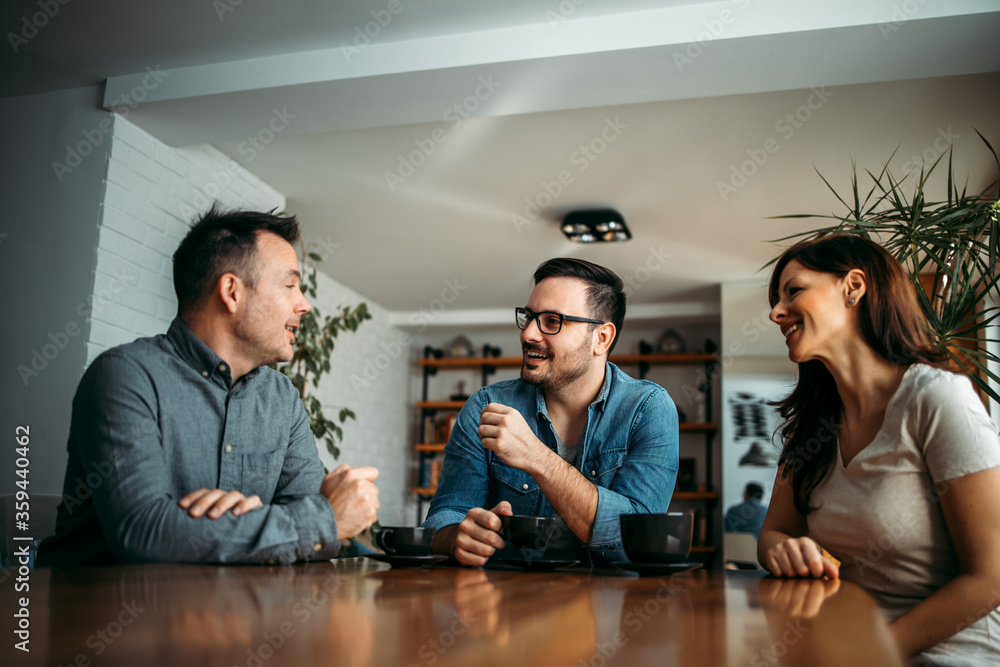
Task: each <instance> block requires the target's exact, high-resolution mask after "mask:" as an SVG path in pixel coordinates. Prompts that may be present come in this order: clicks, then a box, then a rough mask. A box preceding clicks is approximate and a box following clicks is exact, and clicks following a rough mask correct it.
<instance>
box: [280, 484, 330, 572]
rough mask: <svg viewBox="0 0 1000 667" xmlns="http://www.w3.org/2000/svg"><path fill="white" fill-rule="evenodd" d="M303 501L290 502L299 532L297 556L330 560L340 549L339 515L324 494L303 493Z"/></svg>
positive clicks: (293, 521)
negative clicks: (304, 494)
mask: <svg viewBox="0 0 1000 667" xmlns="http://www.w3.org/2000/svg"><path fill="white" fill-rule="evenodd" d="M300 500H301V502H296V503H291V504H289V505H286V506H285V507H287V508H288V509H289V518H290V519H291V521H292V525H293V526H294V527H295V530H296V532H297V533H298V536H299V540H298V544H297V545H296V547H295V554H294V556H295V560H329V559H331V558H333V557H334V556H336V555H337V553H338V552H339V551H340V540H338V539H337V519H336V517H335V516H334V514H333V508H332V507H330V502H329V501H328V500H327V499H326V497H325V496H323V495H321V494H310V495H307V496H303V497H302V498H301V499H300Z"/></svg>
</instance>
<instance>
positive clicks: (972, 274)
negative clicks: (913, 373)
mask: <svg viewBox="0 0 1000 667" xmlns="http://www.w3.org/2000/svg"><path fill="white" fill-rule="evenodd" d="M976 134H978V135H979V138H980V139H982V140H983V143H984V144H986V148H988V149H989V151H990V153H991V154H992V155H993V160H994V162H995V163H996V165H997V170H998V173H1000V159H998V158H997V153H996V151H995V150H993V146H991V145H990V142H989V141H987V140H986V137H984V136H983V135H982V134H980V133H979V131H978V130H977V131H976ZM946 154H947V156H948V175H947V177H948V183H947V199H945V200H942V201H934V200H931V199H928V197H927V192H926V186H927V181H928V179H929V178H930V176H931V173H932V172H933V171H934V169H935V168H936V167H937V166H938V164H939V163H940V162H941V160H943V159H944V155H941V156H940V157H939V158H938V159H937V160H935V161H934V163H933V164H932V165H931V166H930V167H929V168H927V169H926V170H925V169H924V167H923V166H922V167H921V168H920V172H919V175H918V176H917V179H916V181H914V182H913V184H912V186H911V187H912V192H910V191H908V190H909V189H904V182H905V181H906V180H907V179H908V177H909V176H910V174H907V175H906V176H904V177H903V178H902V179H897V178H896V177H894V176H893V175H892V173H891V172H890V171H889V165H888V161H887V162H886V164H885V165H884V166H883V167H882V170H881V171H880V172H879V173H878V175H876V174H874V173H872V172H871V171H868V170H865V171H866V173H867V174H868V176H869V177H870V179H871V181H872V184H871V189H870V190H868V192H867V194H864V193H863V190H861V191H859V186H858V170H857V165H855V164H854V161H853V160H852V161H851V191H850V193H849V194H848V196H847V197H841V196H840V195H839V194H838V193H837V191H836V190H834V188H833V186H831V185H830V182H829V181H827V180H826V178H825V177H824V176H823V175H822V174H819V177H820V178H822V179H823V182H824V183H826V186H827V187H828V188H829V189H830V191H831V192H833V194H834V196H836V197H837V199H838V200H839V201H840V203H841V204H843V205H844V206H845V207H846V208H847V212H846V213H844V214H842V215H837V214H830V215H819V214H796V215H781V216H775V217H776V218H827V219H831V220H836V221H837V222H836V224H833V225H831V226H828V227H822V228H819V229H814V230H812V231H807V232H800V233H798V234H792V235H791V236H786V237H784V238H781V239H776V240H775V241H773V243H779V242H782V241H787V240H789V239H794V240H813V239H818V238H822V237H823V236H826V235H828V234H836V233H842V234H857V235H859V236H864V237H865V238H870V239H871V240H873V241H875V242H877V243H880V244H881V245H882V246H883V247H885V248H886V249H887V250H888V251H889V252H891V253H892V254H893V256H895V257H896V259H897V260H899V262H900V263H901V264H902V265H903V267H904V268H905V269H906V270H907V272H908V273H909V274H910V279H911V281H912V282H913V284H914V285H916V287H917V290H916V292H917V298H918V300H919V301H920V307H921V309H922V310H923V313H924V316H925V318H926V320H927V325H928V329H929V330H930V333H931V335H932V336H933V339H934V341H935V345H936V346H937V347H938V349H939V350H941V351H943V352H945V353H946V354H947V355H948V357H949V359H950V360H951V362H952V363H953V364H954V365H955V366H956V367H958V368H961V369H963V370H966V371H968V372H969V377H970V378H971V379H972V381H973V382H975V383H976V385H977V386H978V387H979V388H980V389H981V390H982V391H983V392H984V393H986V394H987V395H988V396H990V397H991V398H992V399H993V400H995V401H1000V396H998V395H997V392H996V391H994V390H993V389H992V388H991V387H990V386H989V381H988V379H987V378H992V379H993V380H994V381H997V382H1000V377H997V375H996V374H995V373H992V372H991V371H989V369H988V368H987V364H988V363H990V362H1000V357H997V355H995V354H993V353H991V352H990V351H989V350H987V349H986V347H985V345H984V343H985V342H995V341H994V340H993V339H987V338H986V332H987V331H988V329H987V327H989V326H990V324H991V323H993V322H994V321H995V320H996V319H997V318H998V317H1000V306H984V298H985V297H987V296H989V295H993V296H994V297H997V298H998V300H1000V287H998V281H1000V274H998V272H997V268H996V267H997V258H998V256H1000V222H998V218H1000V215H998V214H1000V201H997V191H996V188H997V183H998V182H1000V178H998V179H995V180H993V181H992V182H991V183H990V184H989V185H987V186H986V187H985V188H984V189H983V190H982V191H981V192H978V193H973V194H969V193H968V191H967V187H968V186H963V187H962V190H961V191H959V186H958V183H957V182H956V180H955V171H954V168H953V165H952V149H951V147H949V148H948V151H947V153H946ZM893 155H895V152H894V153H893ZM889 159H890V160H891V159H892V156H890V158H889ZM817 173H819V172H818V171H817ZM921 276H929V278H926V279H925V281H924V282H923V284H922V281H921Z"/></svg>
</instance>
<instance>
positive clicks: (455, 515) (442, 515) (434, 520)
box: [421, 509, 465, 531]
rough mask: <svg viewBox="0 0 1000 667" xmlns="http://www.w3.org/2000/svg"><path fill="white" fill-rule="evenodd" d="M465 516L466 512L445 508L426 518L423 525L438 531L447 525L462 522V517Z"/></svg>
mask: <svg viewBox="0 0 1000 667" xmlns="http://www.w3.org/2000/svg"><path fill="white" fill-rule="evenodd" d="M464 518H465V514H463V513H462V512H459V511H458V510H449V509H443V510H439V511H437V512H435V513H434V514H432V515H430V516H429V517H427V518H426V519H424V522H423V523H422V524H421V525H422V526H423V527H424V528H433V529H434V530H435V531H438V530H441V529H442V528H444V527H445V526H452V525H454V524H456V523H462V519H464Z"/></svg>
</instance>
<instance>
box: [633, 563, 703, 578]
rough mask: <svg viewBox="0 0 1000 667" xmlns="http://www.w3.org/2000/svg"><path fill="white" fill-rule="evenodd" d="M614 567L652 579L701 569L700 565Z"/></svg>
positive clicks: (662, 564)
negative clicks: (657, 576)
mask: <svg viewBox="0 0 1000 667" xmlns="http://www.w3.org/2000/svg"><path fill="white" fill-rule="evenodd" d="M614 565H615V567H620V568H622V569H623V570H631V571H632V572H638V573H639V576H640V577H654V576H656V575H663V574H680V573H681V572H690V571H691V570H697V569H698V568H699V567H701V563H615V564H614Z"/></svg>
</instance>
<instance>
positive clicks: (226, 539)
mask: <svg viewBox="0 0 1000 667" xmlns="http://www.w3.org/2000/svg"><path fill="white" fill-rule="evenodd" d="M68 449H69V464H68V465H67V468H66V480H65V483H64V486H63V500H62V503H61V504H60V506H59V517H58V521H57V528H56V535H55V536H54V537H51V538H49V539H47V540H45V541H44V542H43V543H42V544H41V546H40V547H39V554H38V564H39V565H43V566H46V565H47V566H70V565H97V564H114V563H141V562H150V561H172V562H189V563H226V562H246V563H260V562H280V563H290V562H293V561H296V560H318V559H328V558H331V557H333V556H334V555H336V553H337V551H338V549H339V548H340V543H339V542H338V541H337V527H336V523H335V520H334V516H333V510H332V509H331V507H330V504H329V502H328V501H327V500H326V498H325V497H324V496H323V495H321V494H320V493H319V488H320V484H321V483H322V480H323V464H322V463H321V462H320V460H319V454H318V452H317V450H316V445H315V443H314V441H313V436H312V432H311V431H310V429H309V420H308V417H307V415H306V412H305V409H304V408H303V406H302V401H301V400H300V399H299V396H298V392H297V391H296V390H295V388H294V387H293V386H292V384H291V382H290V381H289V380H288V378H286V377H285V376H284V375H282V374H281V373H278V372H275V371H273V370H271V369H269V368H258V369H255V370H253V371H250V372H249V373H247V374H246V375H244V376H243V377H241V378H240V379H239V380H237V381H236V383H235V384H233V383H232V376H231V375H230V371H229V366H228V364H227V363H226V362H225V361H224V360H223V359H221V358H220V357H219V356H218V355H217V354H215V353H214V352H212V350H211V349H210V348H209V347H208V346H207V345H205V343H203V342H202V341H201V339H199V338H198V337H197V336H195V335H194V333H192V332H191V330H190V329H189V328H188V327H187V325H185V324H184V323H183V322H182V321H181V320H180V318H177V319H175V320H174V321H173V323H171V325H170V330H169V331H168V332H167V333H166V334H161V335H159V336H154V337H152V338H140V339H139V340H136V341H135V342H133V343H129V344H127V345H121V346H119V347H116V348H113V349H111V350H108V351H107V352H104V353H103V354H101V355H100V356H99V357H98V358H97V359H96V360H95V361H94V363H93V364H91V366H90V368H89V369H87V372H86V373H85V374H84V376H83V379H82V380H81V381H80V386H79V388H78V389H77V392H76V397H75V398H74V399H73V418H72V423H71V425H70V435H69V445H68ZM201 488H205V489H215V488H219V489H222V490H224V491H230V490H237V491H239V492H241V493H243V494H244V495H246V496H247V497H249V496H251V495H254V494H256V495H258V496H260V499H261V502H263V503H264V506H263V507H258V508H256V509H254V510H251V511H250V512H247V513H246V514H243V515H242V516H234V515H233V514H232V513H230V512H227V513H226V514H224V515H223V516H221V517H219V518H218V519H209V518H208V517H207V516H201V517H198V518H192V517H190V516H189V515H188V513H187V511H186V510H184V509H181V508H180V507H179V506H178V505H177V501H178V500H179V499H180V498H183V497H184V496H185V495H187V494H188V493H191V492H192V491H197V490H198V489H201Z"/></svg>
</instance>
